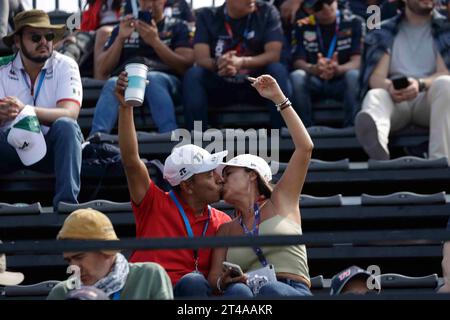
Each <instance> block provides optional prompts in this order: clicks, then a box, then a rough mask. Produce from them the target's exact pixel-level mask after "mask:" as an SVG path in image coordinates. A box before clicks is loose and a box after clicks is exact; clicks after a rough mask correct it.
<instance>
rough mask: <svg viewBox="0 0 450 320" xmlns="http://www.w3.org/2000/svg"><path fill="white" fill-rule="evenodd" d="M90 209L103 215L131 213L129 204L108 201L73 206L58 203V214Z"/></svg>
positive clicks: (95, 201) (93, 201)
mask: <svg viewBox="0 0 450 320" xmlns="http://www.w3.org/2000/svg"><path fill="white" fill-rule="evenodd" d="M86 208H91V209H95V210H98V211H101V212H103V213H110V212H123V211H131V203H130V202H120V203H119V202H113V201H109V200H92V201H89V202H84V203H79V204H73V203H66V202H60V203H59V204H58V213H71V212H73V211H75V210H78V209H86Z"/></svg>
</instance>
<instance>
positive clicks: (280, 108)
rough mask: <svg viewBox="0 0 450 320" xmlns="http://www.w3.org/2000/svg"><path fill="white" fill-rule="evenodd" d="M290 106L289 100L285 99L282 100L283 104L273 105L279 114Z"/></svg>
mask: <svg viewBox="0 0 450 320" xmlns="http://www.w3.org/2000/svg"><path fill="white" fill-rule="evenodd" d="M291 105H292V103H291V101H289V98H286V99H284V100H283V102H281V103H278V104H275V107H276V108H277V111H278V112H280V111H282V110H284V109H286V108H287V107H288V106H291Z"/></svg>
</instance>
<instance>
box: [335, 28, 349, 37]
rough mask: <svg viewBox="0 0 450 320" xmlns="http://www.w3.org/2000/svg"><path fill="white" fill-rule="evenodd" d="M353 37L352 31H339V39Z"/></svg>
mask: <svg viewBox="0 0 450 320" xmlns="http://www.w3.org/2000/svg"><path fill="white" fill-rule="evenodd" d="M351 35H352V29H344V30H339V33H338V36H339V37H350V36H351Z"/></svg>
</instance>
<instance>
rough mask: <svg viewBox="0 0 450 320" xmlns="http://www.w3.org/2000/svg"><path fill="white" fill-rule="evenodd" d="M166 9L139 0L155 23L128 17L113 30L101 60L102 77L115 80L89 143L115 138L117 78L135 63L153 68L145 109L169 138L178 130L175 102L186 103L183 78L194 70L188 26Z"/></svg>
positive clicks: (160, 1)
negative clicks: (98, 137) (99, 138)
mask: <svg viewBox="0 0 450 320" xmlns="http://www.w3.org/2000/svg"><path fill="white" fill-rule="evenodd" d="M165 3H166V0H140V10H142V11H143V12H145V11H149V12H151V17H152V20H151V21H143V20H138V19H135V18H134V17H133V16H132V15H127V16H125V17H124V19H123V20H122V21H121V22H120V25H119V26H117V27H116V28H115V29H114V30H113V32H112V35H111V38H110V39H109V41H108V43H107V44H106V47H105V50H104V52H103V56H102V58H101V59H100V60H101V63H102V65H101V66H100V69H101V71H102V73H103V74H112V75H113V77H112V78H110V79H109V80H108V81H107V82H106V84H105V85H104V87H103V90H102V93H101V95H100V98H99V99H98V101H97V105H96V107H95V114H94V119H93V123H92V129H91V132H90V134H89V138H88V139H90V138H92V137H93V136H94V135H95V134H96V133H99V132H102V133H110V132H111V130H112V129H113V128H114V125H115V123H116V121H117V116H118V109H119V102H118V101H117V99H116V97H115V96H114V93H113V92H114V88H115V85H116V80H117V77H116V76H117V75H118V74H119V73H120V72H121V71H122V70H123V69H124V67H125V65H126V64H128V63H132V62H137V63H144V64H146V65H147V66H148V67H149V70H150V71H149V73H148V76H147V80H149V85H147V86H146V89H145V98H144V104H146V105H147V107H148V108H149V109H150V113H151V116H152V118H153V121H154V123H155V125H156V127H157V128H158V131H159V132H161V133H163V132H169V131H172V130H175V129H176V128H177V127H178V126H177V123H176V118H175V102H177V101H179V100H181V93H180V92H181V91H180V90H181V81H180V77H181V76H182V75H183V73H184V72H185V70H187V69H188V68H189V67H190V66H191V65H192V63H193V60H194V57H193V50H192V43H191V37H190V32H189V28H188V26H187V24H186V22H184V21H182V20H179V19H176V18H169V17H166V16H165V15H164V6H165ZM141 16H142V17H145V15H141ZM147 16H148V17H149V15H147Z"/></svg>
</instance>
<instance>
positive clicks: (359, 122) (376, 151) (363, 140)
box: [355, 112, 390, 160]
mask: <svg viewBox="0 0 450 320" xmlns="http://www.w3.org/2000/svg"><path fill="white" fill-rule="evenodd" d="M355 132H356V137H357V138H358V141H359V143H360V144H361V145H362V146H363V148H364V150H365V151H366V153H367V154H368V155H369V157H370V159H374V160H389V158H390V155H389V150H388V148H387V146H384V145H382V144H381V142H380V140H379V139H378V130H377V125H376V124H375V121H374V120H373V118H372V117H371V116H370V115H369V114H368V113H366V112H359V113H358V114H357V115H356V118H355Z"/></svg>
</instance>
